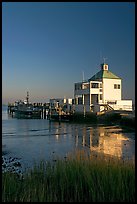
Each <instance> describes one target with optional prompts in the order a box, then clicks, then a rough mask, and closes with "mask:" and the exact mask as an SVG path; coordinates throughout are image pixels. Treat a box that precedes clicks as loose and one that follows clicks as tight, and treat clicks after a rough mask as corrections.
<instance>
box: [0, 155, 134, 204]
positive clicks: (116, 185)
mask: <svg viewBox="0 0 137 204" xmlns="http://www.w3.org/2000/svg"><path fill="white" fill-rule="evenodd" d="M2 201H3V202H117V201H120V202H134V201H135V165H134V161H128V160H127V161H123V160H120V159H118V158H110V157H104V156H101V155H100V156H97V155H93V154H92V155H87V154H86V153H85V152H84V151H77V152H76V153H75V154H74V153H73V154H70V155H68V156H67V158H65V159H64V160H62V159H59V158H58V159H57V161H56V162H54V164H53V163H51V162H45V161H41V162H40V163H39V165H34V168H33V169H32V170H30V171H27V172H26V173H25V175H24V179H23V180H19V179H18V178H16V177H15V176H14V175H12V174H9V173H6V174H5V173H4V174H3V175H2Z"/></svg>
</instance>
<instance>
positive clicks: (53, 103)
mask: <svg viewBox="0 0 137 204" xmlns="http://www.w3.org/2000/svg"><path fill="white" fill-rule="evenodd" d="M50 107H51V108H53V109H56V110H58V109H59V108H60V107H61V108H62V110H63V111H64V113H69V112H71V111H73V99H72V98H53V99H50Z"/></svg>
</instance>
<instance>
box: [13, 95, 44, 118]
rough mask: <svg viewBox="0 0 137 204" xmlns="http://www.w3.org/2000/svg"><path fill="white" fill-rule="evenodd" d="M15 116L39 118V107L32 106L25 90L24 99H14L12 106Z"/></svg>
mask: <svg viewBox="0 0 137 204" xmlns="http://www.w3.org/2000/svg"><path fill="white" fill-rule="evenodd" d="M14 112H15V114H14V115H15V117H16V118H24V119H27V118H41V109H39V108H37V107H34V106H33V105H32V104H31V103H30V102H29V93H28V92H27V97H26V100H24V101H21V100H20V101H16V102H15V107H14Z"/></svg>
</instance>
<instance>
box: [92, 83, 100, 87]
mask: <svg viewBox="0 0 137 204" xmlns="http://www.w3.org/2000/svg"><path fill="white" fill-rule="evenodd" d="M91 88H99V86H98V83H91Z"/></svg>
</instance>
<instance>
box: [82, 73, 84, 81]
mask: <svg viewBox="0 0 137 204" xmlns="http://www.w3.org/2000/svg"><path fill="white" fill-rule="evenodd" d="M82 77H83V81H84V71H82Z"/></svg>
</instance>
